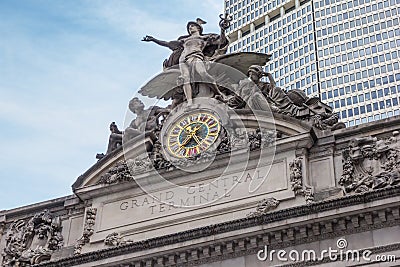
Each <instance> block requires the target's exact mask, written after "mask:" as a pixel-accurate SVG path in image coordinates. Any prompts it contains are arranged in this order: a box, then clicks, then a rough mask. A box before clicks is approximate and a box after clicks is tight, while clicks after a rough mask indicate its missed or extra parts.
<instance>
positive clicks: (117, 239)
mask: <svg viewBox="0 0 400 267" xmlns="http://www.w3.org/2000/svg"><path fill="white" fill-rule="evenodd" d="M132 243H133V241H132V240H124V238H123V237H121V235H120V234H119V233H116V232H114V233H111V234H109V235H108V236H106V239H104V245H106V246H110V247H116V246H122V245H125V244H132Z"/></svg>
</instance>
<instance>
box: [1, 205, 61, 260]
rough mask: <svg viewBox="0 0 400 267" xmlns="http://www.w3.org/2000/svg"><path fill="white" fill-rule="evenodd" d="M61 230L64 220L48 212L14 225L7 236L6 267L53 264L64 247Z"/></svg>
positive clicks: (4, 256)
mask: <svg viewBox="0 0 400 267" xmlns="http://www.w3.org/2000/svg"><path fill="white" fill-rule="evenodd" d="M61 230H62V226H61V220H60V218H59V217H55V216H53V215H52V214H51V213H50V212H49V211H48V210H44V211H42V212H39V213H37V214H35V215H34V216H33V217H32V218H31V219H29V220H18V221H16V222H14V223H13V224H11V227H10V229H9V230H8V232H7V235H6V239H5V240H6V246H5V248H4V251H3V253H2V255H3V265H2V266H7V267H11V266H31V265H34V264H38V263H41V262H43V261H48V260H50V258H51V255H52V254H53V252H54V251H56V250H59V249H60V248H61V247H62V246H63V237H62V235H61Z"/></svg>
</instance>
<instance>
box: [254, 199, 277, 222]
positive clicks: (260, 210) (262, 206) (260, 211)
mask: <svg viewBox="0 0 400 267" xmlns="http://www.w3.org/2000/svg"><path fill="white" fill-rule="evenodd" d="M279 203H280V201H279V200H277V199H275V198H273V197H270V198H265V199H263V200H261V201H260V202H258V204H257V207H256V211H255V212H251V213H249V214H248V215H247V217H256V216H261V215H264V214H267V213H268V212H269V211H271V210H273V209H276V207H278V205H279Z"/></svg>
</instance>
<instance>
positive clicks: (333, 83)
mask: <svg viewBox="0 0 400 267" xmlns="http://www.w3.org/2000/svg"><path fill="white" fill-rule="evenodd" d="M225 11H226V12H227V13H229V14H231V15H232V17H233V21H232V25H231V27H230V29H229V30H228V35H229V37H230V40H231V45H230V48H229V51H230V52H238V51H257V52H265V53H268V54H272V59H271V61H270V62H269V64H268V65H267V66H266V71H268V72H271V73H273V75H274V77H275V79H276V82H277V84H278V85H279V86H281V87H282V88H285V89H286V90H290V89H294V88H298V89H303V90H304V92H305V93H306V94H307V95H309V96H320V97H321V99H322V100H323V101H324V102H326V103H328V104H329V105H330V106H331V107H333V108H334V110H335V111H336V112H338V113H339V116H340V118H341V120H342V121H343V122H345V123H346V124H347V125H348V126H352V125H357V124H360V123H365V122H369V121H374V120H378V119H384V118H386V117H391V116H394V115H399V96H400V70H399V62H400V60H399V58H400V27H399V18H400V0H384V1H373V0H351V1H348V0H308V1H307V0H306V1H299V0H294V1H293V0H291V1H289V0H286V1H285V0H273V1H272V0H228V1H225Z"/></svg>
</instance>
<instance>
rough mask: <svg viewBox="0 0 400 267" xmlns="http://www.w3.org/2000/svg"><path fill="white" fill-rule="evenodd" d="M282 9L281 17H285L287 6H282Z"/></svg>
mask: <svg viewBox="0 0 400 267" xmlns="http://www.w3.org/2000/svg"><path fill="white" fill-rule="evenodd" d="M280 11H281V17H283V16H284V15H285V8H284V7H283V6H281V8H280Z"/></svg>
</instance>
